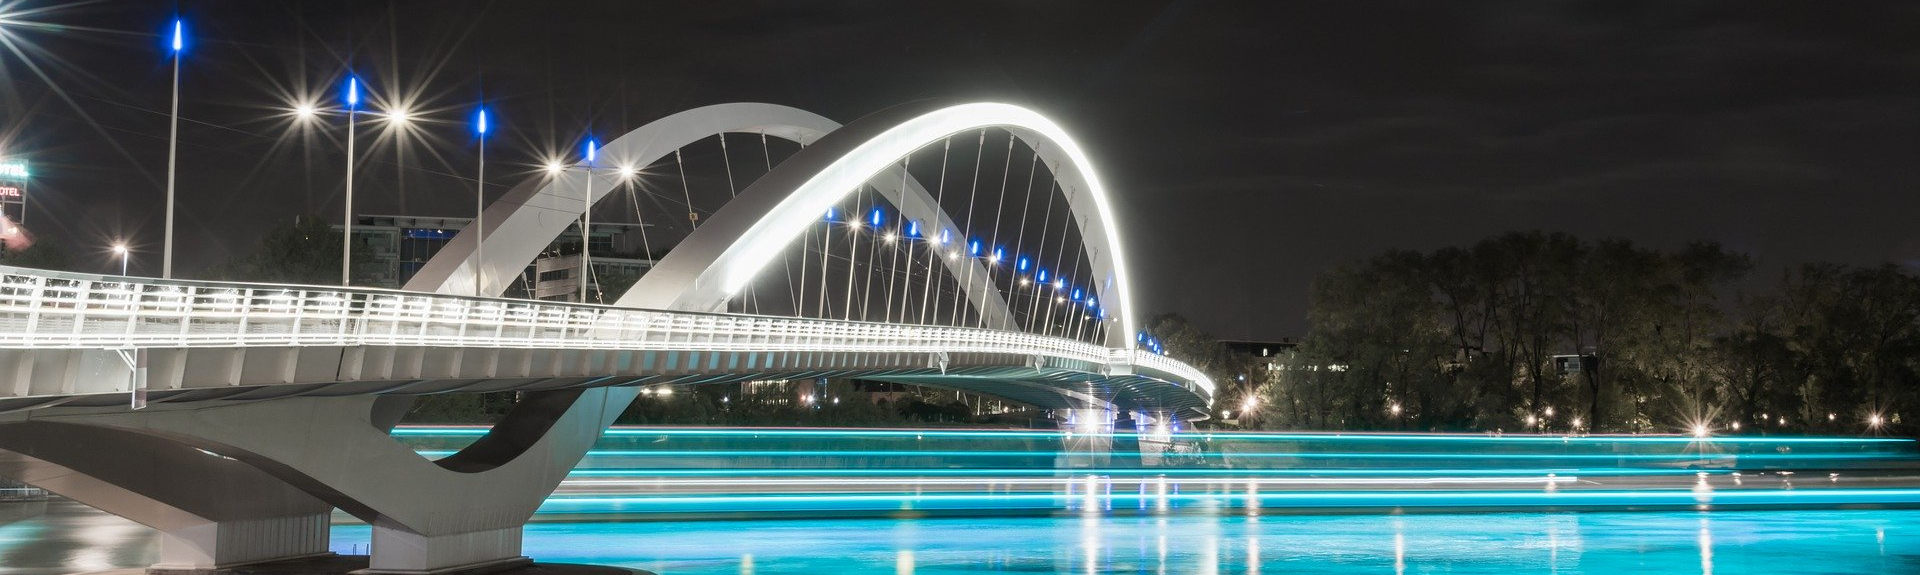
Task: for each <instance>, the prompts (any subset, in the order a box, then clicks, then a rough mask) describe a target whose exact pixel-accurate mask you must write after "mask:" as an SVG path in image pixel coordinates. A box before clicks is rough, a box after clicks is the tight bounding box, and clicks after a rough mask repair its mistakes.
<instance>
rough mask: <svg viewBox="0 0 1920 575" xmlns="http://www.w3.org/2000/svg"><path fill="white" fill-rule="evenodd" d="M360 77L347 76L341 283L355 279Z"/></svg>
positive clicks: (348, 282)
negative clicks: (355, 140) (355, 153)
mask: <svg viewBox="0 0 1920 575" xmlns="http://www.w3.org/2000/svg"><path fill="white" fill-rule="evenodd" d="M359 113H360V79H359V78H356V77H353V76H348V77H347V208H346V215H345V216H344V217H342V225H341V229H342V233H341V235H340V285H341V286H343V287H344V286H346V285H348V284H350V283H352V281H353V135H354V132H355V131H357V130H356V128H358V127H359V125H360V123H359V122H358V121H356V120H357V119H358V118H357V116H358V114H359Z"/></svg>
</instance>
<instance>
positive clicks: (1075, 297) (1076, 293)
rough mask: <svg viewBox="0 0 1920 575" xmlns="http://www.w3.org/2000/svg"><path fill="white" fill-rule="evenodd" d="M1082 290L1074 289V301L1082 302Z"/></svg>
mask: <svg viewBox="0 0 1920 575" xmlns="http://www.w3.org/2000/svg"><path fill="white" fill-rule="evenodd" d="M1080 294H1081V292H1080V288H1077V287H1076V288H1073V301H1080Z"/></svg>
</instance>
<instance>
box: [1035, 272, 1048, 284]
mask: <svg viewBox="0 0 1920 575" xmlns="http://www.w3.org/2000/svg"><path fill="white" fill-rule="evenodd" d="M1033 280H1034V281H1037V282H1040V283H1047V268H1040V273H1039V274H1037V275H1036V276H1035V277H1034V278H1033Z"/></svg>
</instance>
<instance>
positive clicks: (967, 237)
mask: <svg viewBox="0 0 1920 575" xmlns="http://www.w3.org/2000/svg"><path fill="white" fill-rule="evenodd" d="M986 152H987V130H986V128H981V129H980V144H979V145H978V146H975V148H974V152H973V186H972V189H971V190H968V191H967V224H966V231H965V233H963V234H961V235H962V237H961V238H960V245H961V250H960V253H962V254H965V259H966V267H967V273H966V278H967V279H966V280H964V281H962V282H961V283H960V286H959V289H956V290H954V291H953V315H952V319H950V320H948V321H947V325H953V326H958V325H960V315H961V314H960V310H961V309H963V308H964V306H962V305H960V297H961V295H963V294H965V293H966V292H967V289H968V288H971V287H973V266H974V264H975V263H977V262H975V261H973V206H974V204H975V203H976V202H977V201H978V200H979V199H980V168H981V167H982V164H985V163H986V162H985V160H986Z"/></svg>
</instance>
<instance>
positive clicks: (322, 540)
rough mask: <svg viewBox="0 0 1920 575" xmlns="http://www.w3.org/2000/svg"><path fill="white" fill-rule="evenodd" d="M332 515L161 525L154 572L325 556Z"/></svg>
mask: <svg viewBox="0 0 1920 575" xmlns="http://www.w3.org/2000/svg"><path fill="white" fill-rule="evenodd" d="M331 515H332V514H331V513H314V514H310V515H300V516H293V517H272V518H264V519H245V520H233V521H218V522H210V523H201V524H198V525H187V526H179V527H173V528H170V529H162V530H161V531H160V561H159V562H158V563H155V564H153V566H152V567H150V568H149V569H148V571H149V573H152V574H154V575H162V574H165V575H174V574H180V573H204V572H208V571H211V570H214V569H224V568H228V567H234V566H239V565H247V564H251V563H263V562H267V561H278V560H283V559H293V558H299V557H311V556H316V555H325V554H327V553H328V551H327V528H328V526H329V523H331V519H332V518H331V517H330V516H331Z"/></svg>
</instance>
